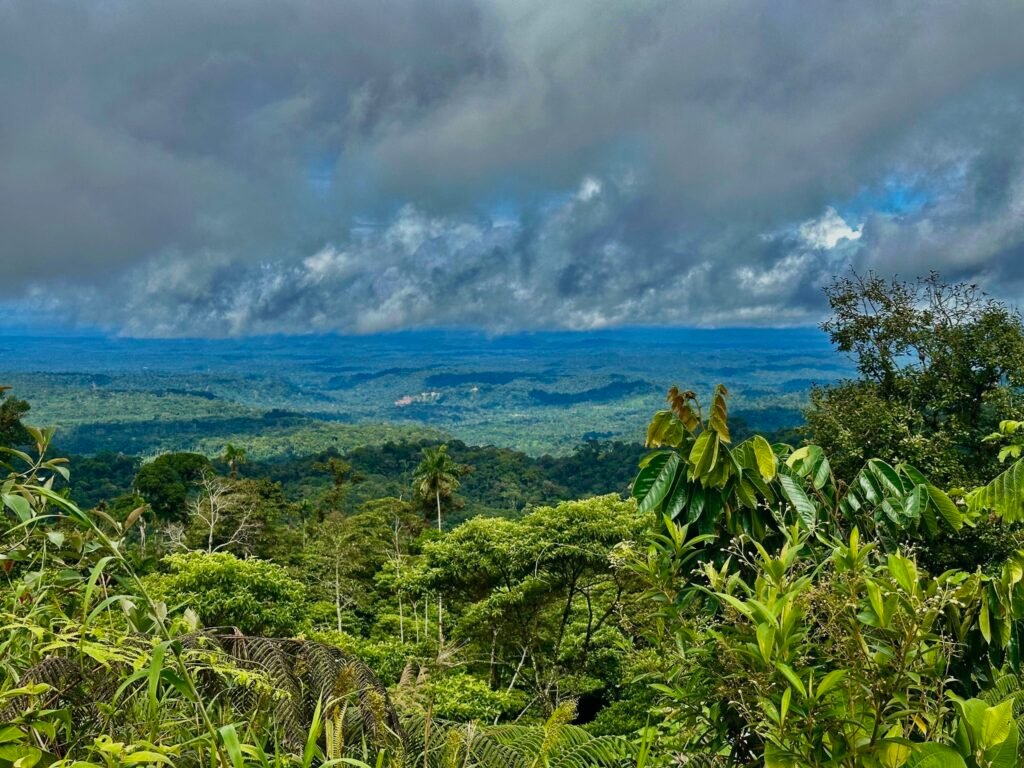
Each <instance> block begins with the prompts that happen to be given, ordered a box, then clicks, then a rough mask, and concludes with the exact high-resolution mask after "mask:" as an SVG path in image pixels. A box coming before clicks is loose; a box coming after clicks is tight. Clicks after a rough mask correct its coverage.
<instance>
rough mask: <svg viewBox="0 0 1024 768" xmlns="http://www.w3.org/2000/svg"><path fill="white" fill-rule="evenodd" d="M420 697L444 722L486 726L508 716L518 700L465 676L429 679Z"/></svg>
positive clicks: (464, 674)
mask: <svg viewBox="0 0 1024 768" xmlns="http://www.w3.org/2000/svg"><path fill="white" fill-rule="evenodd" d="M423 696H424V697H425V698H426V700H427V701H428V702H429V706H430V707H431V710H432V711H433V712H434V714H435V715H436V716H437V717H440V718H442V719H446V720H457V721H461V722H468V721H471V720H475V721H481V720H482V721H485V722H490V721H492V720H496V719H498V718H500V717H501V716H502V715H506V714H509V713H510V711H511V710H513V707H514V706H515V704H516V703H517V702H518V703H519V704H520V706H521V705H522V702H521V700H520V699H519V698H518V697H515V696H512V695H511V694H509V693H506V692H504V691H495V690H492V689H491V687H490V686H489V685H488V684H487V682H486V681H484V680H481V679H480V678H478V677H476V676H474V675H471V674H467V673H459V674H448V675H442V676H440V677H432V678H431V679H430V680H429V681H428V682H427V684H426V690H425V691H424V692H423Z"/></svg>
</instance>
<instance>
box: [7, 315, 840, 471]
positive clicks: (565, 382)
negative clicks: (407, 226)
mask: <svg viewBox="0 0 1024 768" xmlns="http://www.w3.org/2000/svg"><path fill="white" fill-rule="evenodd" d="M15 350H16V353H15ZM852 372H853V368H852V366H851V365H850V363H849V362H848V361H847V360H846V359H845V358H843V357H842V356H840V355H837V354H836V353H835V351H834V350H833V349H832V347H831V346H830V344H829V341H828V337H827V336H826V334H824V333H822V332H821V331H819V330H817V329H813V328H796V329H784V330H771V331H769V330H765V329H723V330H693V329H627V330H615V331H592V332H579V333H552V332H548V333H532V334H520V335H515V336H503V337H490V336H485V335H482V334H479V333H473V332H467V331H446V332H442V331H421V332H416V333H403V334H391V335H381V336H369V337H351V338H350V337H341V336H310V337H298V338H295V337H290V338H278V337H268V338H254V339H216V340H194V339H120V338H106V337H102V336H95V337H94V336H84V337H67V336H62V335H60V334H56V333H55V334H50V335H45V336H44V335H38V336H33V337H29V336H25V335H24V333H23V332H22V333H21V334H20V335H19V334H8V335H3V333H2V332H0V380H3V381H4V382H5V383H6V384H9V385H11V386H12V387H14V390H15V391H16V392H18V393H19V396H21V397H23V398H25V399H27V400H28V401H29V402H31V403H32V412H31V414H30V415H29V417H28V420H29V422H30V423H32V424H35V425H37V426H43V425H49V424H52V425H58V426H59V427H60V431H59V433H58V435H57V438H56V445H57V446H59V447H60V448H61V450H62V451H65V452H69V453H73V454H77V455H81V454H94V453H100V452H104V451H113V452H115V453H126V454H131V455H143V456H153V455H155V454H158V453H161V452H165V451H183V450H185V451H193V450H194V451H199V452H201V453H205V454H208V455H215V454H217V453H218V452H219V451H220V450H221V448H222V447H223V445H224V444H225V443H227V442H230V443H233V444H237V445H243V446H244V447H245V449H246V451H247V452H248V454H249V457H250V459H252V460H262V459H276V458H282V457H291V458H295V457H299V456H304V455H310V454H314V453H318V452H320V451H324V450H327V449H330V448H335V449H337V450H339V451H341V452H346V451H348V450H350V449H352V448H355V447H358V446H359V445H363V444H367V443H382V442H386V441H388V440H391V441H395V442H402V441H404V440H419V439H438V440H443V439H446V438H447V437H453V438H457V439H460V440H463V441H465V442H466V443H467V444H473V445H497V446H502V447H506V448H514V449H516V450H519V451H522V452H524V453H528V454H530V455H532V456H541V455H544V454H550V455H564V454H568V453H571V452H572V451H573V450H574V448H575V446H577V445H579V444H580V443H583V442H585V441H587V440H588V439H595V438H596V439H602V440H621V441H624V442H631V443H639V442H642V440H643V429H642V425H643V423H644V421H645V419H646V418H647V415H648V414H649V413H650V412H651V411H652V410H654V409H656V408H658V407H660V405H661V403H662V402H663V399H664V382H665V381H679V382H687V384H688V386H691V387H693V388H695V389H697V390H700V391H706V390H709V389H710V388H711V387H713V386H714V385H715V384H716V383H718V382H720V381H724V382H728V384H729V388H730V392H731V402H732V407H733V412H734V413H735V414H738V415H741V416H742V418H743V419H744V420H745V421H746V422H747V424H748V425H749V427H750V428H752V429H757V430H760V431H773V430H777V429H780V428H785V427H792V426H794V425H796V424H799V423H800V422H801V420H802V417H801V414H800V409H801V408H802V407H804V406H805V405H806V404H807V398H808V393H809V391H810V388H811V386H812V384H814V383H818V384H828V383H833V382H835V381H836V380H838V379H840V378H842V377H843V376H846V375H850V374H851V373H852Z"/></svg>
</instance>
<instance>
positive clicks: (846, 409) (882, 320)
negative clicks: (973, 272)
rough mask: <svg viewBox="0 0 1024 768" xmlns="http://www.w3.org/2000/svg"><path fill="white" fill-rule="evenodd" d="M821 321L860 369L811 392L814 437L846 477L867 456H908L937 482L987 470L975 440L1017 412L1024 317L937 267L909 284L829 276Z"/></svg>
mask: <svg viewBox="0 0 1024 768" xmlns="http://www.w3.org/2000/svg"><path fill="white" fill-rule="evenodd" d="M826 295H827V296H828V300H829V304H830V306H831V308H832V317H831V318H830V319H829V320H828V321H827V322H825V323H824V324H823V326H822V328H823V329H824V330H825V331H826V332H827V333H828V334H829V335H830V336H831V338H832V342H833V343H834V344H835V345H836V347H837V348H838V349H839V350H840V351H841V352H845V353H847V354H848V355H850V356H851V358H852V359H853V361H854V363H855V364H856V366H857V371H858V373H859V376H858V378H856V379H853V380H848V381H844V382H841V383H839V384H837V385H834V386H831V387H824V388H819V389H817V390H815V391H814V393H813V394H812V398H811V406H810V408H809V409H808V410H807V412H806V417H807V422H808V426H809V428H810V431H811V433H812V435H813V440H814V442H815V443H817V444H818V445H821V446H822V447H823V448H824V449H825V451H826V453H827V454H828V455H829V456H830V458H831V459H832V464H833V468H835V469H837V470H839V473H840V474H841V475H844V476H846V477H847V478H849V477H850V476H851V475H852V474H853V473H854V472H856V471H857V470H858V469H859V468H860V467H861V466H862V465H863V463H864V461H865V460H866V459H867V458H869V457H872V456H873V457H876V458H881V459H884V460H886V461H907V462H910V463H912V464H914V465H915V466H917V467H918V468H919V469H921V470H922V471H925V472H926V473H927V474H929V475H930V476H931V477H933V478H934V479H936V480H938V481H939V482H945V483H951V484H964V485H966V484H970V483H976V482H979V481H983V480H985V479H987V478H988V477H991V476H992V475H993V474H994V473H995V471H996V469H997V465H996V462H995V451H994V450H992V449H991V448H990V447H988V446H986V445H985V444H984V443H983V442H982V438H983V437H984V436H985V435H987V434H988V433H990V432H992V431H994V430H995V428H996V426H997V425H998V423H999V421H1000V420H1002V419H1009V418H1019V417H1020V415H1021V408H1020V405H1019V404H1018V403H1017V401H1018V400H1019V397H1015V395H1016V394H1017V389H1018V388H1019V387H1020V386H1022V385H1024V324H1022V322H1021V317H1020V315H1019V314H1017V312H1015V311H1013V310H1012V309H1010V308H1009V307H1007V306H1006V305H1004V304H1002V303H1000V302H998V301H995V300H993V299H991V298H990V297H988V296H986V295H985V294H984V293H982V292H981V291H980V290H979V289H978V288H977V287H976V286H974V285H969V284H965V283H958V284H947V283H944V282H942V280H941V279H940V277H939V276H938V275H937V274H935V273H933V274H931V275H929V276H928V277H927V278H923V279H919V280H917V281H914V282H905V281H901V280H885V279H883V278H881V277H879V276H878V275H874V274H870V273H869V274H867V275H857V274H853V275H850V276H847V277H841V278H837V279H836V280H835V281H833V283H832V284H831V285H830V286H829V287H828V288H827V289H826Z"/></svg>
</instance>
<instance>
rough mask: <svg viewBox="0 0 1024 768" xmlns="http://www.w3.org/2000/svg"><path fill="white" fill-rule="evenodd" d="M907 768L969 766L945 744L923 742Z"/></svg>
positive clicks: (964, 767) (962, 767)
mask: <svg viewBox="0 0 1024 768" xmlns="http://www.w3.org/2000/svg"><path fill="white" fill-rule="evenodd" d="M907 768H967V764H966V763H965V762H964V759H963V758H962V757H961V756H960V755H959V754H958V753H957V752H956V750H954V749H951V748H950V747H947V746H946V745H945V744H921V745H920V746H918V747H916V748H915V749H914V752H913V754H911V756H910V759H909V760H908V761H907Z"/></svg>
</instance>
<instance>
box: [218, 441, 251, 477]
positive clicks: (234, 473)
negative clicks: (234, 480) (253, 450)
mask: <svg viewBox="0 0 1024 768" xmlns="http://www.w3.org/2000/svg"><path fill="white" fill-rule="evenodd" d="M246 458H247V457H246V455H245V448H239V447H238V446H237V445H232V444H231V443H228V444H227V445H225V446H224V455H223V456H221V460H222V461H223V462H224V463H225V464H227V465H228V477H238V467H239V466H241V465H242V464H245V460H246Z"/></svg>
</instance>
